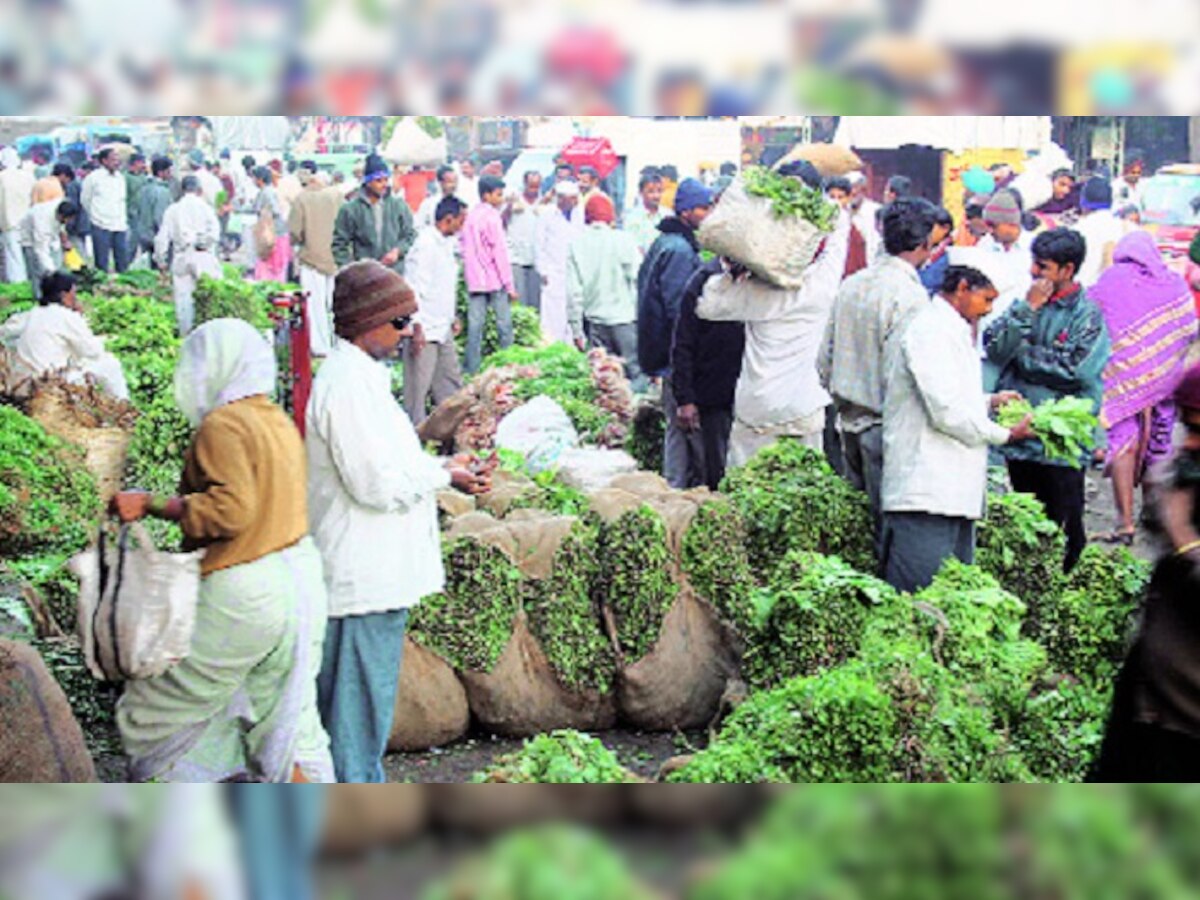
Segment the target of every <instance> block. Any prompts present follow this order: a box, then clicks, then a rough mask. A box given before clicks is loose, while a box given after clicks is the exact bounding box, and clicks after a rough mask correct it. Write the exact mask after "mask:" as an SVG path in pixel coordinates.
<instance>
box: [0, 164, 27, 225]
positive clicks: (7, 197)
mask: <svg viewBox="0 0 1200 900" xmlns="http://www.w3.org/2000/svg"><path fill="white" fill-rule="evenodd" d="M35 183H36V182H35V180H34V177H33V176H32V175H30V174H29V173H28V172H26V171H25V170H24V169H0V231H11V230H12V229H14V228H16V227H17V226H18V225H19V224H20V222H21V217H22V216H23V215H25V213H27V212H29V207H30V206H31V205H33V186H34V184H35Z"/></svg>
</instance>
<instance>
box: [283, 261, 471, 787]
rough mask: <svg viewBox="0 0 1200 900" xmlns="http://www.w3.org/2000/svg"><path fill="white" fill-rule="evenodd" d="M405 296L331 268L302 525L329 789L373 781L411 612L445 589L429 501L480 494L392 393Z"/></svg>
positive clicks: (363, 271) (378, 776) (406, 313)
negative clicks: (320, 572) (331, 336)
mask: <svg viewBox="0 0 1200 900" xmlns="http://www.w3.org/2000/svg"><path fill="white" fill-rule="evenodd" d="M416 312H417V299H416V295H415V294H414V293H413V291H412V289H411V288H410V287H409V286H408V284H407V283H406V282H405V281H404V279H403V278H402V277H400V275H398V274H397V273H396V272H394V271H393V270H391V269H389V268H387V267H386V266H384V265H383V264H381V263H379V262H377V261H375V260H369V261H363V262H357V263H353V264H351V265H349V266H346V267H345V268H344V269H342V270H341V271H340V272H338V275H337V279H336V281H335V284H334V293H333V317H334V330H335V332H336V335H337V337H336V339H335V342H334V347H333V350H332V352H331V353H330V355H329V357H328V359H327V360H326V361H325V364H324V365H323V366H322V367H321V371H320V372H319V373H318V375H317V377H316V380H315V382H314V384H313V393H312V398H311V399H310V401H309V405H308V435H307V439H306V443H307V447H308V466H309V476H308V477H309V489H308V501H309V517H310V521H311V527H312V533H313V536H314V539H315V540H316V542H317V546H318V547H319V548H320V550H321V556H322V558H323V560H324V564H325V580H326V584H327V586H328V590H329V628H328V630H327V632H326V638H325V650H324V660H323V664H322V667H321V675H320V677H319V679H318V682H317V690H318V705H319V708H320V712H321V718H322V720H323V722H324V724H325V729H326V730H327V731H328V732H329V736H330V740H331V742H332V752H333V760H334V767H335V769H336V771H337V776H338V781H339V782H348V783H367V784H377V783H381V782H383V781H384V780H385V777H384V772H383V755H384V753H385V751H386V750H387V743H388V738H389V737H390V735H391V730H392V716H393V711H394V709H395V705H396V690H397V687H398V684H399V678H400V664H401V655H402V649H403V645H404V632H405V628H406V626H407V624H408V615H409V611H410V610H411V609H412V608H413V607H415V606H416V605H417V604H418V603H419V602H420V601H421V599H422V598H424V597H427V596H430V595H431V594H436V593H438V592H439V591H441V590H442V588H443V587H444V585H445V573H444V571H443V569H442V560H441V548H440V543H439V537H438V521H437V493H438V491H440V490H443V489H444V488H446V487H448V486H450V485H453V486H454V487H455V488H457V489H459V490H461V491H463V492H464V493H469V494H479V493H483V492H485V491H487V490H488V489H489V488H490V478H489V476H487V475H476V474H473V473H472V472H469V471H467V470H465V469H457V468H447V467H444V466H442V465H441V464H440V463H439V462H438V461H437V460H436V459H434V458H433V457H432V456H429V455H427V454H425V453H424V452H423V451H422V449H421V443H420V440H419V439H418V438H417V433H416V431H415V430H414V429H413V426H412V422H411V421H410V420H409V418H408V416H407V415H406V414H405V412H404V409H403V408H402V407H401V406H400V405H399V404H398V403H397V402H396V400H395V399H394V398H393V396H392V392H391V373H390V370H389V369H388V367H387V366H386V365H385V363H386V362H387V361H388V360H391V359H393V358H394V357H395V356H396V355H397V353H398V350H399V346H400V342H401V341H402V340H403V339H404V338H406V337H411V335H412V332H413V328H412V317H413V316H414V315H415V314H416Z"/></svg>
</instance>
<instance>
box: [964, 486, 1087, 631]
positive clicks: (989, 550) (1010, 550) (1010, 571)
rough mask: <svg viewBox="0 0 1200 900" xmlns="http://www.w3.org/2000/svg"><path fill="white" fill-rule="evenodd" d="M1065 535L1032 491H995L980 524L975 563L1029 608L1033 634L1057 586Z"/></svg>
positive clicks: (1029, 629) (1064, 548)
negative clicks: (1027, 492)
mask: <svg viewBox="0 0 1200 900" xmlns="http://www.w3.org/2000/svg"><path fill="white" fill-rule="evenodd" d="M1066 556H1067V537H1066V535H1065V534H1064V533H1063V531H1062V529H1061V528H1059V527H1058V525H1056V524H1055V523H1054V522H1052V521H1050V519H1048V518H1047V517H1046V509H1045V507H1044V506H1042V503H1041V501H1040V500H1038V499H1037V498H1036V497H1034V496H1033V495H1032V494H993V495H991V496H990V497H989V498H988V510H987V517H986V518H985V519H984V520H983V521H982V522H981V523H980V525H979V539H978V550H977V554H976V562H977V563H978V565H979V567H980V568H981V569H983V570H984V571H985V572H987V573H988V574H989V575H991V576H992V577H993V578H995V579H996V580H997V581H999V582H1000V586H1001V587H1002V588H1004V589H1005V590H1006V591H1008V592H1009V593H1011V594H1015V595H1016V596H1017V597H1020V598H1021V600H1023V601H1024V602H1025V604H1026V605H1027V606H1028V607H1029V612H1028V626H1027V633H1028V634H1029V635H1030V636H1031V637H1035V638H1036V635H1037V630H1038V625H1037V623H1038V621H1039V620H1040V618H1041V613H1042V605H1043V603H1044V602H1045V598H1050V597H1053V595H1055V594H1056V593H1057V592H1058V591H1059V590H1060V588H1061V585H1062V579H1063V574H1062V570H1063V560H1064V559H1066Z"/></svg>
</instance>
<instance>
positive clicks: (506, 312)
mask: <svg viewBox="0 0 1200 900" xmlns="http://www.w3.org/2000/svg"><path fill="white" fill-rule="evenodd" d="M489 306H490V307H491V308H492V309H493V310H494V311H495V313H496V330H497V331H498V332H500V349H501V350H504V349H506V348H508V347H511V346H512V345H513V323H512V301H511V300H510V299H509V297H508V293H507V292H506V291H492V292H491V293H490V294H471V296H470V298H469V299H468V300H467V358H466V362H465V368H466V371H467V374H468V375H474V374H475V373H476V372H478V371H479V366H480V364H481V363H482V362H483V329H484V326H485V325H487V313H488V307H489Z"/></svg>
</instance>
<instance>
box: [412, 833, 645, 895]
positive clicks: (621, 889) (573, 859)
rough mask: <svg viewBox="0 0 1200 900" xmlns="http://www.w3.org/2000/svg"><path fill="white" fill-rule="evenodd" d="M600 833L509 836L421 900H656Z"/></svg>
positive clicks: (516, 834)
mask: <svg viewBox="0 0 1200 900" xmlns="http://www.w3.org/2000/svg"><path fill="white" fill-rule="evenodd" d="M656 896H657V895H656V894H654V893H653V892H651V891H650V890H648V889H647V888H646V887H645V886H643V885H642V884H641V883H640V882H639V881H638V880H637V878H635V877H634V875H633V873H632V872H631V871H630V869H629V866H628V865H627V864H626V862H625V861H624V859H622V857H621V855H620V854H619V853H618V852H617V851H616V850H615V849H613V848H612V847H611V846H609V844H608V843H607V842H606V841H605V840H604V839H603V838H601V837H599V836H597V835H595V834H592V833H590V832H588V831H584V830H582V829H578V828H573V827H568V826H565V825H557V826H546V827H543V828H534V829H528V830H524V831H516V832H513V833H512V834H509V835H507V836H505V837H503V838H501V839H500V840H498V841H497V842H496V843H495V844H493V845H492V846H491V848H490V849H488V850H487V851H485V852H484V853H483V854H482V855H480V856H478V857H477V858H475V859H474V860H471V861H469V862H467V863H466V864H465V865H463V866H462V867H460V868H459V869H458V870H457V871H456V872H454V873H453V874H451V875H450V876H448V877H447V878H446V879H444V880H442V881H439V882H437V883H436V884H434V885H433V886H432V887H430V888H428V889H427V890H426V891H424V892H423V893H422V894H421V897H422V900H500V898H513V900H517V898H519V900H616V898H621V900H654V898H655V897H656Z"/></svg>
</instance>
